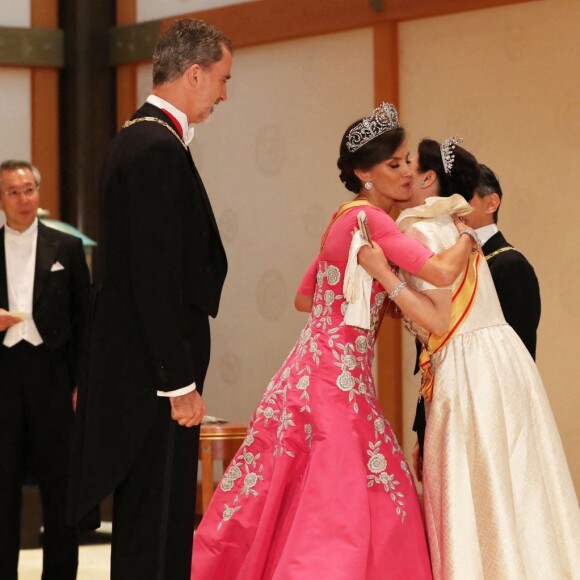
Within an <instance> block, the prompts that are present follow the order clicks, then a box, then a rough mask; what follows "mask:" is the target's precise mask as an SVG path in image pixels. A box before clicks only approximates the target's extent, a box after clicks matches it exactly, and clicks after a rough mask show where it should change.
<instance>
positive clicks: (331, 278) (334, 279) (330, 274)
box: [326, 266, 340, 286]
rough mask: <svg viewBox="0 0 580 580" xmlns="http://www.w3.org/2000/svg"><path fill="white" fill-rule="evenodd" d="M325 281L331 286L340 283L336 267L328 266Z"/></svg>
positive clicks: (338, 271)
mask: <svg viewBox="0 0 580 580" xmlns="http://www.w3.org/2000/svg"><path fill="white" fill-rule="evenodd" d="M326 279H327V280H328V283H329V284H330V285H331V286H336V285H337V284H338V283H339V282H340V270H339V269H338V268H337V267H336V266H329V267H328V270H326Z"/></svg>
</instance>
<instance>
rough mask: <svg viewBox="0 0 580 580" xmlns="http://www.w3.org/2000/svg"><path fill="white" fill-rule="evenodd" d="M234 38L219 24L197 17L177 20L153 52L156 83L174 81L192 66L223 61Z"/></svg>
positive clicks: (205, 66) (231, 47)
mask: <svg viewBox="0 0 580 580" xmlns="http://www.w3.org/2000/svg"><path fill="white" fill-rule="evenodd" d="M224 47H225V48H226V49H227V50H228V51H229V52H230V53H233V46H232V41H231V40H230V39H229V38H228V37H227V36H226V35H225V34H223V33H222V32H220V31H219V30H218V29H217V28H216V27H215V26H212V25H211V24H208V23H207V22H204V21H203V20H196V19H192V18H189V19H180V20H175V21H174V22H173V23H172V24H171V26H170V27H169V28H168V29H167V30H166V31H165V32H164V33H163V34H162V35H161V37H160V38H159V40H158V41H157V45H156V47H155V52H154V53H153V86H154V87H157V86H159V85H162V84H164V83H168V82H171V81H174V80H175V79H177V78H179V77H180V76H182V75H183V74H184V73H185V71H186V70H187V69H188V68H189V67H190V66H192V65H194V64H198V65H199V66H201V67H203V68H208V67H210V66H211V65H212V64H214V63H216V62H218V61H220V60H221V59H222V57H223V50H224Z"/></svg>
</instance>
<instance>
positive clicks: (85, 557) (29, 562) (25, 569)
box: [18, 544, 111, 580]
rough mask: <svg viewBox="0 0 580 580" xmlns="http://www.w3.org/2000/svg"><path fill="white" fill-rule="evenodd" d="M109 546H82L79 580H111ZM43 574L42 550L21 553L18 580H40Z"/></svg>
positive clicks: (22, 551) (36, 549)
mask: <svg viewBox="0 0 580 580" xmlns="http://www.w3.org/2000/svg"><path fill="white" fill-rule="evenodd" d="M110 556H111V546H110V545H109V544H93V545H87V546H81V549H80V551H79V572H78V576H77V580H109V558H110ZM41 573H42V550H41V549H40V548H35V549H32V550H21V551H20V564H19V566H18V580H39V579H40V575H41Z"/></svg>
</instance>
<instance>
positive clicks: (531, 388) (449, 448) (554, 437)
mask: <svg viewBox="0 0 580 580" xmlns="http://www.w3.org/2000/svg"><path fill="white" fill-rule="evenodd" d="M465 203H466V202H465V201H464V200H463V198H461V197H460V196H457V195H455V196H452V197H451V198H429V199H428V200H427V204H426V205H424V206H421V207H419V208H412V209H410V210H405V211H404V212H403V213H402V214H401V216H400V217H399V219H398V220H397V223H398V225H399V227H400V228H401V229H402V230H403V231H405V232H406V234H407V235H409V236H411V237H413V238H416V239H418V240H420V241H421V242H423V243H424V244H425V245H427V246H428V247H429V248H430V249H431V250H433V251H434V252H439V251H441V250H443V249H445V248H448V247H449V246H451V245H452V244H453V243H454V242H455V240H456V239H457V230H456V228H455V226H454V224H453V222H452V220H451V218H450V217H449V214H450V213H454V212H455V211H457V209H458V208H460V207H461V206H462V204H465ZM404 275H405V279H406V280H407V282H408V283H410V284H411V285H413V286H414V287H415V288H417V289H418V290H421V291H423V290H428V289H432V288H433V286H431V285H429V284H428V283H426V282H424V281H423V280H420V279H418V278H416V277H415V276H412V275H410V274H404ZM407 323H408V324H410V325H411V327H412V329H413V331H414V332H415V333H417V334H418V336H419V338H422V339H423V340H424V339H425V337H426V332H425V331H424V330H423V329H421V328H419V327H417V326H416V325H414V324H412V323H410V321H407ZM431 362H432V368H433V371H434V376H435V387H434V395H433V400H432V402H431V404H430V405H428V418H427V431H426V437H425V452H424V464H423V486H424V487H423V489H424V500H425V514H426V525H427V531H428V538H429V546H430V552H431V562H432V568H433V576H434V578H435V579H437V580H477V579H486V580H496V579H497V580H500V579H501V580H503V579H505V580H520V579H521V580H524V579H525V580H532V579H534V580H535V579H537V580H564V579H570V578H580V511H579V508H578V500H577V498H576V495H575V492H574V487H573V484H572V480H571V477H570V473H569V470H568V466H567V463H566V458H565V456H564V451H563V449H562V444H561V441H560V437H559V434H558V430H557V428H556V424H555V422H554V417H553V415H552V411H551V408H550V404H549V402H548V399H547V397H546V392H545V390H544V386H543V384H542V380H541V378H540V376H539V374H538V370H537V368H536V365H535V363H534V361H533V360H532V358H531V356H530V355H529V353H528V351H527V349H526V348H525V346H524V345H523V343H522V342H521V341H520V339H519V337H518V336H517V335H516V333H515V332H514V331H513V330H512V328H511V327H510V326H508V325H507V324H506V322H505V320H504V317H503V314H502V310H501V307H500V304H499V301H498V298H497V295H496V292H495V288H494V285H493V281H492V278H491V275H490V272H489V268H488V266H487V263H486V261H485V260H481V262H480V271H479V287H478V290H477V294H476V297H475V302H474V305H473V308H472V310H471V312H470V313H469V315H468V317H467V319H466V320H465V321H464V323H463V325H462V326H461V327H460V328H459V330H458V331H457V332H456V334H455V335H454V337H453V338H452V339H451V340H450V342H448V343H447V345H446V346H444V347H443V349H442V350H441V351H439V352H438V353H436V354H435V355H434V356H433V358H432V360H431Z"/></svg>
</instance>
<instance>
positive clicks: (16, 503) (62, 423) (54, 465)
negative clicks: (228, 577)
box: [0, 160, 89, 580]
mask: <svg viewBox="0 0 580 580" xmlns="http://www.w3.org/2000/svg"><path fill="white" fill-rule="evenodd" d="M39 187H40V173H39V171H38V169H37V168H36V167H35V166H34V165H32V164H31V163H29V162H27V161H17V160H8V161H4V162H3V163H2V164H0V209H3V210H4V213H5V214H6V225H5V227H3V228H0V465H1V466H2V475H1V476H0V578H2V580H16V578H17V577H18V553H19V547H20V517H21V514H20V510H21V502H22V484H23V479H24V477H25V475H26V474H28V473H30V474H32V475H34V477H35V479H36V480H37V481H38V484H39V489H40V496H41V502H42V521H43V526H44V534H43V551H44V554H43V570H42V577H43V579H45V580H72V579H74V578H76V572H77V562H78V540H77V535H76V533H75V532H74V531H73V530H72V529H70V528H67V527H66V526H65V508H66V491H67V481H68V471H67V470H68V457H69V440H70V435H71V430H72V426H73V405H74V397H75V387H76V384H77V368H78V358H79V356H78V353H79V351H80V347H81V336H82V334H83V330H84V323H85V320H86V310H87V306H88V298H89V271H88V268H87V264H86V261H85V253H84V250H83V246H82V242H81V240H80V239H78V238H76V237H74V236H70V235H68V234H64V233H61V232H59V231H56V230H54V229H51V228H49V227H47V226H45V225H44V224H42V223H40V222H39V221H38V219H37V217H36V216H37V212H38V204H39Z"/></svg>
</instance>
